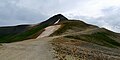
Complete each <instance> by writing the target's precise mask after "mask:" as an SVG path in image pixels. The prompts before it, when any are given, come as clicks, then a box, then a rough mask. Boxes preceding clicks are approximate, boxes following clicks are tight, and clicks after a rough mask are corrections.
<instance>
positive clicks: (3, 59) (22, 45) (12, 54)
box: [0, 37, 54, 60]
mask: <svg viewBox="0 0 120 60" xmlns="http://www.w3.org/2000/svg"><path fill="white" fill-rule="evenodd" d="M52 39H53V38H51V37H46V38H39V39H31V40H26V41H22V42H15V43H8V44H3V46H2V47H0V60H54V58H53V57H54V55H53V53H52V47H51V45H50V44H49V41H50V40H52Z"/></svg>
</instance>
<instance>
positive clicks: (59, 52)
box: [0, 14, 120, 60]
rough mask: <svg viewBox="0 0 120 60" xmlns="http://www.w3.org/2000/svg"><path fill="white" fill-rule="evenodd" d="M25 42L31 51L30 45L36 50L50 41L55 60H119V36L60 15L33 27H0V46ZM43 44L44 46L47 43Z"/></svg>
mask: <svg viewBox="0 0 120 60" xmlns="http://www.w3.org/2000/svg"><path fill="white" fill-rule="evenodd" d="M32 39H33V40H32ZM27 40H30V41H32V42H33V44H32V42H31V43H30V46H31V47H33V45H34V44H36V46H37V47H39V46H38V45H39V43H40V40H42V42H44V41H43V40H45V41H46V40H50V41H49V43H50V44H52V47H53V48H52V49H53V50H54V51H55V53H54V54H55V55H56V57H57V58H58V59H59V60H60V59H61V60H70V59H71V60H79V59H84V60H119V59H120V34H119V33H115V32H112V31H110V30H107V29H106V28H100V27H98V26H95V25H91V24H87V23H85V22H83V21H81V20H70V19H67V18H66V17H65V16H63V15H62V14H57V15H55V16H53V17H51V18H49V19H47V20H46V21H43V22H41V23H38V24H34V25H31V24H29V25H18V26H8V27H0V43H11V44H10V45H14V43H13V44H12V42H16V43H15V45H16V44H18V43H19V42H20V41H23V42H21V43H22V44H25V46H26V44H28V45H29V43H25V42H26V41H27ZM34 40H35V41H37V42H34ZM24 41H25V42H24ZM30 41H29V42H30ZM17 42H18V43H17ZM38 42H39V43H38ZM46 43H47V44H48V42H45V44H46ZM41 44H42V43H41ZM8 45H9V44H8ZM18 45H19V44H18ZM43 45H44V44H43ZM43 45H42V46H43ZM34 46H35V45H34ZM45 46H46V45H45ZM40 47H41V46H40ZM26 48H27V47H26ZM36 49H38V48H36ZM37 51H38V50H37ZM43 51H44V50H43ZM44 52H45V51H44Z"/></svg>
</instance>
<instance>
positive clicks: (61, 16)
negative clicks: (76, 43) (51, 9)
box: [50, 14, 68, 20]
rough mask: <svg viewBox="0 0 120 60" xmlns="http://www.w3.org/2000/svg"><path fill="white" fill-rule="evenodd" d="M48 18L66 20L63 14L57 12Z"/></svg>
mask: <svg viewBox="0 0 120 60" xmlns="http://www.w3.org/2000/svg"><path fill="white" fill-rule="evenodd" d="M50 19H56V20H58V19H60V20H68V19H67V18H66V17H65V16H63V15H62V14H57V15H54V16H53V17H51V18H50Z"/></svg>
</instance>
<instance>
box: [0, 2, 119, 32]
mask: <svg viewBox="0 0 120 60" xmlns="http://www.w3.org/2000/svg"><path fill="white" fill-rule="evenodd" d="M58 13H61V14H63V15H65V16H66V17H67V18H71V19H80V20H83V21H85V22H87V23H90V24H94V25H97V26H100V27H105V28H107V29H109V30H112V31H115V32H120V31H119V30H120V17H119V16H120V0H0V26H8V25H18V24H28V23H30V24H31V23H32V24H33V23H39V22H41V21H44V20H46V19H48V18H49V17H51V16H53V15H55V14H58Z"/></svg>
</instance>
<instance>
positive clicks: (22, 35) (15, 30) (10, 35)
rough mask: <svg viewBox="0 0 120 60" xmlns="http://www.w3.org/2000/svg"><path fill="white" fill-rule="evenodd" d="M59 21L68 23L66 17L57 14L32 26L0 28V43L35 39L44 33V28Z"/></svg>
mask: <svg viewBox="0 0 120 60" xmlns="http://www.w3.org/2000/svg"><path fill="white" fill-rule="evenodd" d="M58 20H59V23H61V22H64V21H68V19H67V18H66V17H64V16H63V15H61V14H57V15H55V16H53V17H51V18H49V19H48V20H46V21H44V22H41V23H38V24H36V25H34V26H32V25H18V26H9V27H0V43H9V42H16V41H22V40H26V39H33V38H37V36H39V35H40V34H41V32H42V31H44V28H46V27H48V26H50V25H54V24H55V22H57V21H58Z"/></svg>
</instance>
